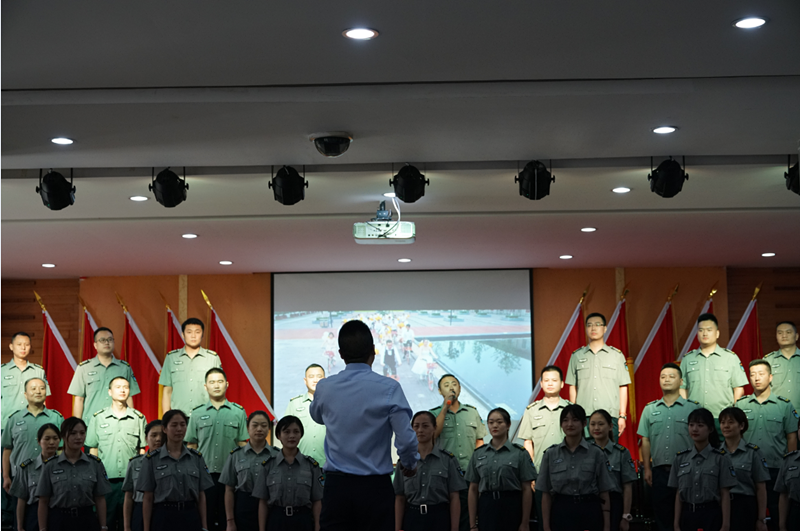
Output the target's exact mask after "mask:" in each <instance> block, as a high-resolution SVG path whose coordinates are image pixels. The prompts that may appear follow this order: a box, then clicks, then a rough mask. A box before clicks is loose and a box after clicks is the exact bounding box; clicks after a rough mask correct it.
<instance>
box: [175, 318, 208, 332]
mask: <svg viewBox="0 0 800 531" xmlns="http://www.w3.org/2000/svg"><path fill="white" fill-rule="evenodd" d="M189 325H199V326H200V329H201V330H202V331H203V333H205V331H206V325H204V324H203V321H201V320H200V319H198V318H197V317H189V318H188V319H186V320H185V321H184V322H183V324H182V325H181V332H186V327H187V326H189Z"/></svg>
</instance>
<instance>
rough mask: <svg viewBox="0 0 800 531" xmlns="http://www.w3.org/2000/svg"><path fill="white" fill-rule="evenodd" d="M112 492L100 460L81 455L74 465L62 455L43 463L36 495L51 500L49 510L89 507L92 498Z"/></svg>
mask: <svg viewBox="0 0 800 531" xmlns="http://www.w3.org/2000/svg"><path fill="white" fill-rule="evenodd" d="M110 491H111V485H110V484H109V483H108V478H107V477H106V470H105V468H104V467H103V463H101V462H100V458H99V457H96V456H94V455H87V454H85V453H83V452H81V456H80V458H79V459H78V460H77V461H76V462H75V463H70V462H69V460H68V459H67V456H66V455H65V454H61V455H54V456H53V457H51V458H50V459H48V460H47V462H46V463H45V464H44V467H43V468H42V473H41V476H39V486H38V487H37V489H36V495H37V496H38V497H40V498H50V508H51V509H52V508H54V507H58V508H59V509H72V508H77V507H92V506H93V505H94V499H95V498H96V497H99V496H105V495H106V494H108V493H109V492H110Z"/></svg>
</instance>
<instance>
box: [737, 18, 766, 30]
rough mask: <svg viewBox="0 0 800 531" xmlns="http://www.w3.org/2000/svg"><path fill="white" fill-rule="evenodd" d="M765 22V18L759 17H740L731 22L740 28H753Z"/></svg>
mask: <svg viewBox="0 0 800 531" xmlns="http://www.w3.org/2000/svg"><path fill="white" fill-rule="evenodd" d="M766 23H767V19H765V18H761V17H746V18H740V19H739V20H737V21H735V22H734V23H733V25H734V26H736V27H737V28H740V29H753V28H760V27H761V26H763V25H764V24H766Z"/></svg>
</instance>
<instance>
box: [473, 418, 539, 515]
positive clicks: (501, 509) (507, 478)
mask: <svg viewBox="0 0 800 531" xmlns="http://www.w3.org/2000/svg"><path fill="white" fill-rule="evenodd" d="M486 424H487V426H488V427H489V433H491V435H492V440H491V442H490V443H489V444H484V445H483V446H481V447H480V448H478V449H477V450H475V453H473V454H472V459H470V461H469V468H468V469H467V475H466V479H467V481H469V495H468V501H469V521H470V529H472V530H473V531H474V530H476V529H479V528H480V530H481V531H527V529H528V525H529V520H530V516H531V500H532V499H533V493H532V492H531V489H530V483H531V481H535V480H536V468H535V467H534V466H533V461H531V456H530V454H528V452H527V450H525V448H524V447H522V446H520V445H518V444H511V441H509V440H508V430H509V428H511V416H510V415H509V414H508V411H506V410H505V409H503V408H501V407H499V408H495V409H493V410H491V411H490V412H489V414H488V415H487V416H486Z"/></svg>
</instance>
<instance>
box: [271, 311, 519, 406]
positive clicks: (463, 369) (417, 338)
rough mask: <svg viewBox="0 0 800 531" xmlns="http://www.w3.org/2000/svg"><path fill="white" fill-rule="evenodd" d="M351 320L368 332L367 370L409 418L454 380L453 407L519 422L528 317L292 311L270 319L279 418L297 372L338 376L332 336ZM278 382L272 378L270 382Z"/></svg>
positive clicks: (294, 391) (297, 384)
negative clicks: (371, 345) (457, 388)
mask: <svg viewBox="0 0 800 531" xmlns="http://www.w3.org/2000/svg"><path fill="white" fill-rule="evenodd" d="M352 319H358V320H361V321H363V322H364V323H366V324H367V325H369V327H370V329H371V330H372V333H373V337H374V341H375V350H376V358H375V363H374V364H373V366H372V369H373V371H375V372H377V373H379V374H382V375H384V376H385V377H387V378H393V379H395V380H397V381H398V382H400V384H401V385H402V387H403V391H404V392H405V394H406V397H407V398H408V401H409V404H410V405H411V408H412V409H413V410H414V411H419V410H422V409H430V408H433V407H436V406H439V405H441V404H442V400H443V399H442V397H441V396H440V395H439V393H438V389H437V382H438V381H439V378H440V377H441V376H442V375H443V374H448V373H449V374H454V375H456V376H457V377H458V379H459V380H460V381H461V384H462V391H461V397H460V401H461V402H462V403H466V404H471V405H473V406H475V407H476V408H477V409H478V411H479V412H480V414H481V417H482V418H484V419H485V418H486V415H487V413H488V412H489V411H490V410H491V409H492V408H495V407H504V408H506V409H507V410H508V411H509V413H511V417H512V418H513V419H516V420H519V418H520V417H521V416H522V413H523V411H524V409H525V407H526V406H527V404H528V397H529V395H530V393H531V388H532V379H533V378H532V369H531V324H530V323H531V316H530V311H529V310H474V309H469V310H464V309H462V310H414V311H404V310H393V311H385V310H382V311H368V310H364V311H347V312H337V311H335V310H332V311H309V312H302V311H295V312H286V313H276V314H275V323H274V342H275V357H274V363H275V365H274V371H275V375H276V377H275V385H274V403H275V407H276V410H277V411H278V412H279V414H282V413H283V411H284V410H285V408H286V405H287V404H288V402H289V400H290V399H291V398H292V397H295V396H297V395H298V394H301V393H303V392H305V390H306V389H305V386H304V384H303V380H302V378H303V371H304V370H305V368H306V367H307V366H308V365H310V364H311V363H317V364H319V365H321V366H322V367H323V368H325V372H326V375H327V376H331V375H333V374H336V373H337V372H339V371H341V370H343V369H344V362H343V361H342V359H341V358H340V357H339V352H338V351H339V346H338V339H337V333H338V331H339V328H340V327H341V326H342V324H343V323H345V322H347V321H349V320H352ZM278 375H280V377H279V376H278Z"/></svg>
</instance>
